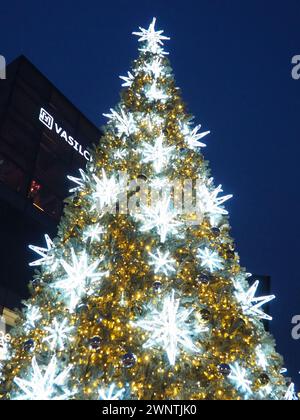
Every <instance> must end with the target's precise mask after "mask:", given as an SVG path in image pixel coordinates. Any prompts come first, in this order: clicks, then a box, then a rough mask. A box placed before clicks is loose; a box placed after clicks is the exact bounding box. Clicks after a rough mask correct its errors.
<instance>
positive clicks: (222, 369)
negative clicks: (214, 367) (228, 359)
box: [218, 363, 231, 376]
mask: <svg viewBox="0 0 300 420" xmlns="http://www.w3.org/2000/svg"><path fill="white" fill-rule="evenodd" d="M218 371H219V372H220V373H221V375H223V376H229V375H230V373H231V368H230V366H229V365H227V364H226V363H221V364H220V365H219V366H218Z"/></svg>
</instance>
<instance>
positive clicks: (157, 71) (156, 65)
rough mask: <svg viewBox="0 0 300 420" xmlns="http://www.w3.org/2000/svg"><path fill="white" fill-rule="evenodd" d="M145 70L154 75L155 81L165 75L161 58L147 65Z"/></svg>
mask: <svg viewBox="0 0 300 420" xmlns="http://www.w3.org/2000/svg"><path fill="white" fill-rule="evenodd" d="M144 70H145V72H146V73H148V74H153V76H154V78H155V79H158V78H159V77H160V75H161V74H162V73H163V67H162V64H161V58H158V57H156V58H154V59H153V60H152V61H151V62H150V63H146V64H145V67H144Z"/></svg>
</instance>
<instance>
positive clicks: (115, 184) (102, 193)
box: [92, 169, 123, 212]
mask: <svg viewBox="0 0 300 420" xmlns="http://www.w3.org/2000/svg"><path fill="white" fill-rule="evenodd" d="M93 178H94V181H95V184H94V186H93V189H94V192H93V193H92V198H93V204H92V210H93V209H95V208H96V209H97V210H98V211H100V212H102V210H103V209H104V207H109V206H112V205H115V204H116V203H117V200H118V195H119V194H120V193H121V191H122V188H123V186H122V183H121V182H119V181H118V180H117V179H116V177H115V176H114V175H112V176H111V177H110V178H108V177H107V175H106V172H105V170H104V169H102V178H101V179H100V178H98V177H97V176H96V175H93Z"/></svg>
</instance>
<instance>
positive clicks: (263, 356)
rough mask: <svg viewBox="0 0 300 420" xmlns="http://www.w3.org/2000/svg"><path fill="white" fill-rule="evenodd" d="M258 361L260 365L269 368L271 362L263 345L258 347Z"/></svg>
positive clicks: (264, 368)
mask: <svg viewBox="0 0 300 420" xmlns="http://www.w3.org/2000/svg"><path fill="white" fill-rule="evenodd" d="M256 361H257V364H258V366H260V367H261V368H262V369H263V370H267V367H268V366H269V362H268V360H267V357H266V354H265V353H264V352H263V349H262V346H260V345H259V346H257V347H256Z"/></svg>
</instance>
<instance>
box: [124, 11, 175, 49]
mask: <svg viewBox="0 0 300 420" xmlns="http://www.w3.org/2000/svg"><path fill="white" fill-rule="evenodd" d="M155 24H156V18H153V20H152V22H151V24H150V26H149V28H148V29H144V28H141V27H139V29H140V32H132V34H133V35H136V36H138V37H139V42H142V43H145V46H144V47H143V48H142V49H141V51H144V52H147V51H149V52H151V53H153V54H162V55H163V54H167V53H165V52H164V50H163V49H162V48H161V46H163V45H164V43H163V41H168V40H169V39H170V38H169V37H167V36H164V35H162V34H163V33H164V31H156V30H155Z"/></svg>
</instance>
